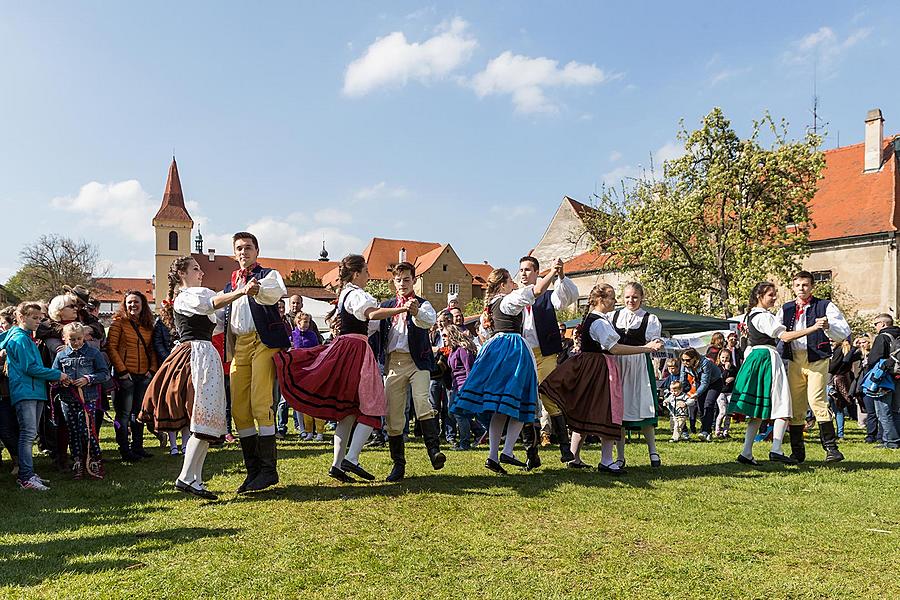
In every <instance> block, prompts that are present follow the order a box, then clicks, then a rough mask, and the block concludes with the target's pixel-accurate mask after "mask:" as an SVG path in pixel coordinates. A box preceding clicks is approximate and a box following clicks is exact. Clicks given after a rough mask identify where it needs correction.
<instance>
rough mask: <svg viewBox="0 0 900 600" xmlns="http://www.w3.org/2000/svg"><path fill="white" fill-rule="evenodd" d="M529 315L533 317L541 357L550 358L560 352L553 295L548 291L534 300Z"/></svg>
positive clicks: (560, 337)
mask: <svg viewBox="0 0 900 600" xmlns="http://www.w3.org/2000/svg"><path fill="white" fill-rule="evenodd" d="M531 314H532V316H533V317H534V329H535V331H536V332H537V338H538V344H539V345H540V348H541V355H542V356H551V355H553V354H559V353H560V352H562V336H560V335H559V323H558V322H557V321H556V309H555V308H553V294H552V293H551V292H550V291H547V292H544V293H543V294H541V295H540V296H538V297H537V299H535V301H534V304H533V305H532V307H531Z"/></svg>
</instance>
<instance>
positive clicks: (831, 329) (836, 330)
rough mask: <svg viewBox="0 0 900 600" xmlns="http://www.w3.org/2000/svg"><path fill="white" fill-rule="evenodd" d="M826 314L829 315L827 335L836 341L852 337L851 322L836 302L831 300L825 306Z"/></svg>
mask: <svg viewBox="0 0 900 600" xmlns="http://www.w3.org/2000/svg"><path fill="white" fill-rule="evenodd" d="M825 316H826V317H828V329H826V330H825V335H827V336H828V337H829V338H831V339H832V340H834V341H835V342H843V341H844V340H846V339H847V338H848V337H850V324H849V323H847V319H845V318H844V313H842V312H841V309H840V308H838V307H837V305H836V304H835V303H834V302H829V303H828V306H827V307H826V308H825Z"/></svg>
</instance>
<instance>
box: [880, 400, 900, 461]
mask: <svg viewBox="0 0 900 600" xmlns="http://www.w3.org/2000/svg"><path fill="white" fill-rule="evenodd" d="M898 409H900V406H898V397H897V394H890V395H887V396H881V397H880V398H875V414H876V415H877V417H878V423H879V425H881V430H882V432H883V433H882V437H881V440H882V441H883V442H884V445H885V446H887V447H888V448H900V410H898Z"/></svg>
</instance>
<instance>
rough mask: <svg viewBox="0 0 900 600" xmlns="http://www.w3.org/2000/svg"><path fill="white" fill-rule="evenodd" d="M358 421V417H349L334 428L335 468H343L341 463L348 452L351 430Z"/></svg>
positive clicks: (333, 464)
mask: <svg viewBox="0 0 900 600" xmlns="http://www.w3.org/2000/svg"><path fill="white" fill-rule="evenodd" d="M355 421H356V415H347V416H346V417H344V418H343V419H341V420H340V421H338V423H337V425H336V426H335V428H334V462H333V463H332V466H333V467H337V468H338V469H340V468H341V461H343V460H344V454H345V453H346V452H347V445H348V444H349V443H350V430H351V429H352V428H353V423H354V422H355Z"/></svg>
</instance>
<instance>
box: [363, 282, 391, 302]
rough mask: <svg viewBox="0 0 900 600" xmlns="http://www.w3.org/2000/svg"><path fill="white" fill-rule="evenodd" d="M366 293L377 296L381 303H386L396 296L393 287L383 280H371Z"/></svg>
mask: <svg viewBox="0 0 900 600" xmlns="http://www.w3.org/2000/svg"><path fill="white" fill-rule="evenodd" d="M366 291H367V292H369V293H370V294H372V295H373V296H375V298H376V299H377V300H378V301H379V302H384V301H385V300H387V299H388V298H393V297H394V295H395V292H394V288H393V286H391V284H390V283H389V282H387V281H385V280H383V279H370V280H369V283H367V284H366Z"/></svg>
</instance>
